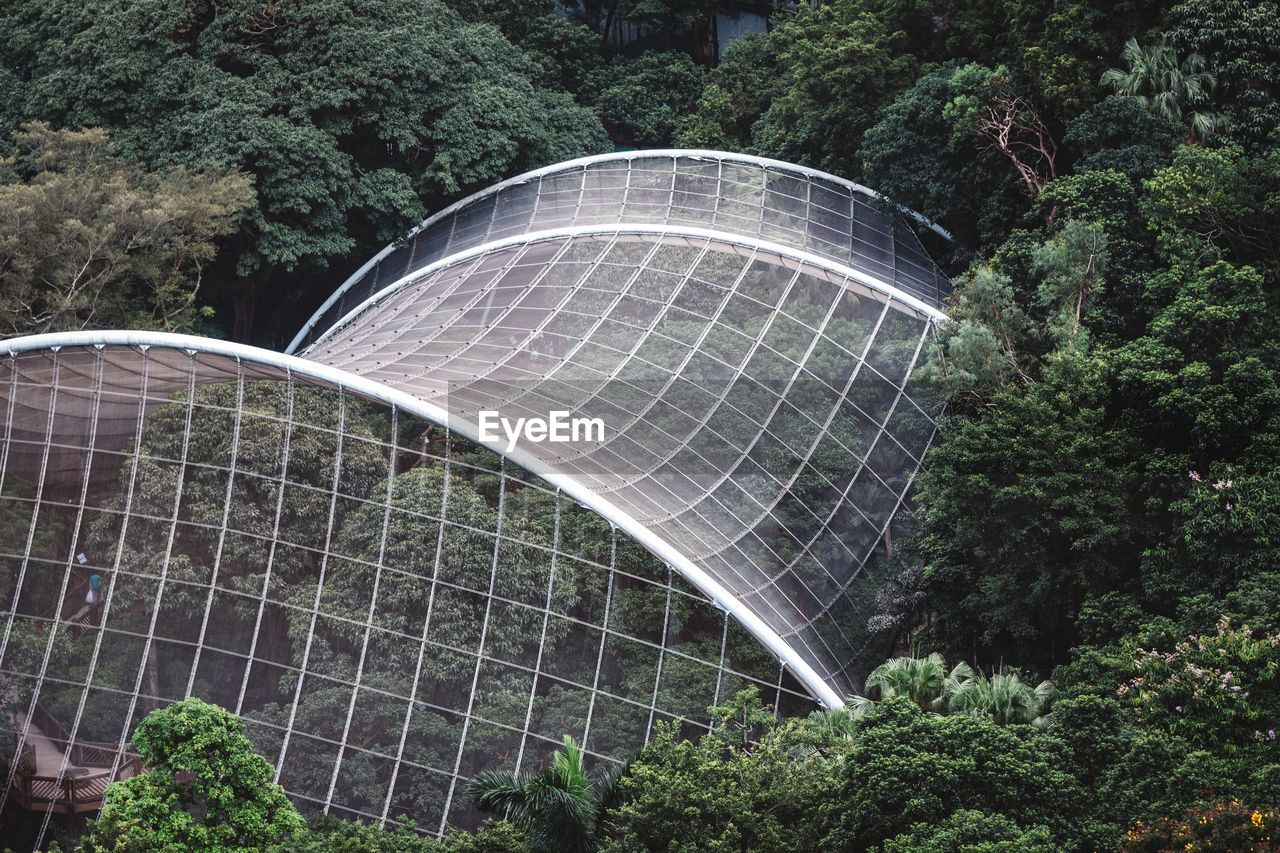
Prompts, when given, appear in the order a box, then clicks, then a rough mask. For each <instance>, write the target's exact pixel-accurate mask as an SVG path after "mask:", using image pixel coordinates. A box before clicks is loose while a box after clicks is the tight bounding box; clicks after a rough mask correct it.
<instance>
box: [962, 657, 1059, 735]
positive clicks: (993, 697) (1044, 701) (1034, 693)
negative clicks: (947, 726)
mask: <svg viewBox="0 0 1280 853" xmlns="http://www.w3.org/2000/svg"><path fill="white" fill-rule="evenodd" d="M1053 697H1054V687H1053V682H1051V681H1041V682H1040V683H1039V684H1037V685H1035V686H1032V685H1031V684H1029V683H1027V682H1024V681H1023V680H1022V675H1021V673H1019V672H1018V671H1017V670H1012V669H1004V668H1002V669H1001V670H1000V671H999V672H996V673H993V674H992V675H991V677H990V678H988V677H987V676H984V675H982V674H981V673H979V674H978V675H977V676H976V677H974V678H970V679H968V680H966V681H964V682H963V683H962V684H960V685H959V686H958V687H957V688H956V690H955V691H954V692H953V693H952V695H951V696H950V701H949V703H948V707H950V709H951V710H952V712H954V713H959V714H966V713H967V714H978V715H982V716H985V717H989V718H991V719H992V720H994V721H995V722H997V723H1000V724H1001V725H1005V724H1007V723H1031V724H1032V725H1035V726H1042V725H1044V723H1045V717H1044V715H1045V714H1046V713H1047V712H1048V707H1049V703H1050V702H1052V701H1053Z"/></svg>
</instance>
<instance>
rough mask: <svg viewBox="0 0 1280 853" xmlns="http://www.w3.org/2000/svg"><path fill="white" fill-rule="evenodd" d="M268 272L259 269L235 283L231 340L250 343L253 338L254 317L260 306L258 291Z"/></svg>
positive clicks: (232, 301)
mask: <svg viewBox="0 0 1280 853" xmlns="http://www.w3.org/2000/svg"><path fill="white" fill-rule="evenodd" d="M267 277H268V273H266V271H264V270H258V271H257V272H254V273H251V274H250V275H247V276H244V277H243V278H241V279H240V280H239V281H237V282H236V283H235V285H234V286H233V287H232V291H231V340H233V341H235V342H236V343H242V344H243V343H248V342H249V341H250V340H252V338H253V318H254V313H255V312H256V310H257V307H258V293H259V291H261V289H262V285H263V283H264V282H265V281H266V280H267Z"/></svg>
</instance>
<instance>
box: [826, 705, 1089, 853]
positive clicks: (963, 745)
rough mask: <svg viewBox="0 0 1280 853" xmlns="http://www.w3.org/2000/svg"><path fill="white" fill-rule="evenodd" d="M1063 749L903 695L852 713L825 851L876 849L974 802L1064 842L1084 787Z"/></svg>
mask: <svg viewBox="0 0 1280 853" xmlns="http://www.w3.org/2000/svg"><path fill="white" fill-rule="evenodd" d="M1059 750H1060V745H1059V744H1058V743H1057V742H1056V741H1055V740H1054V739H1052V738H1049V737H1047V736H1045V735H1042V734H1036V733H1033V730H1031V729H1026V728H1023V729H1021V730H1015V729H1012V728H1007V727H1003V726H1000V725H997V724H996V723H995V722H994V721H992V720H990V719H983V718H975V717H970V716H967V715H952V716H941V717H939V716H934V715H929V714H926V713H924V712H923V711H921V710H920V709H919V708H918V707H917V706H916V705H915V703H913V702H911V701H910V700H909V699H907V698H905V697H896V698H893V699H889V700H886V701H884V702H881V703H879V705H878V706H877V707H876V708H875V709H874V710H873V711H872V712H871V713H869V714H867V715H866V716H865V717H863V718H862V719H861V720H859V721H858V723H857V734H856V737H855V739H854V740H853V741H852V744H851V746H850V748H849V750H848V751H847V753H846V754H845V755H844V757H843V760H842V764H841V770H840V779H841V782H840V791H839V794H838V795H837V796H836V798H835V802H834V804H833V805H834V807H835V811H836V814H838V815H839V819H838V820H839V824H838V826H837V827H836V828H835V829H834V830H833V831H832V832H831V833H830V834H829V835H828V836H827V837H826V838H825V839H824V842H823V843H824V849H828V850H866V849H873V848H875V847H876V846H877V845H880V844H884V843H885V842H886V841H887V840H889V839H891V838H894V837H895V836H898V835H900V834H902V833H905V832H909V831H910V832H912V833H913V834H914V833H916V832H918V831H919V830H918V829H916V826H917V824H921V823H927V824H934V825H936V824H939V823H942V822H944V821H946V820H947V819H948V818H949V817H950V816H952V815H954V814H956V813H957V812H960V811H964V810H970V809H976V810H979V811H985V812H986V813H987V814H990V815H996V814H998V815H1001V816H1003V817H1004V818H1006V819H1008V820H1009V821H1011V822H1012V823H1013V824H1014V825H1016V826H1018V827H1024V828H1034V827H1044V828H1045V829H1046V830H1047V831H1048V833H1049V835H1050V838H1051V839H1052V840H1053V842H1054V843H1055V844H1056V845H1066V844H1068V843H1069V842H1068V839H1078V838H1079V837H1080V835H1081V832H1080V823H1079V821H1080V816H1081V809H1082V806H1083V791H1082V789H1081V788H1080V785H1079V783H1078V782H1077V781H1076V780H1075V779H1074V778H1072V776H1071V775H1070V774H1069V773H1068V772H1067V771H1066V769H1064V768H1062V767H1060V766H1059V761H1058V752H1059ZM993 800H995V801H996V802H998V803H999V805H998V806H996V805H995V804H994V803H993V802H992V801H993ZM1015 849H1016V848H1015Z"/></svg>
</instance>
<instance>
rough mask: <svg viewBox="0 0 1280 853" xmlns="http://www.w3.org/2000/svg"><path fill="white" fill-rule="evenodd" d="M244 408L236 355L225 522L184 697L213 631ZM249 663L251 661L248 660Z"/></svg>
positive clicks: (240, 369) (241, 365)
mask: <svg viewBox="0 0 1280 853" xmlns="http://www.w3.org/2000/svg"><path fill="white" fill-rule="evenodd" d="M243 412H244V362H242V361H241V360H240V359H238V358H237V359H236V410H235V412H234V413H233V414H232V421H231V459H230V462H229V464H230V467H229V468H228V469H227V488H226V491H225V492H224V493H223V496H222V524H221V526H220V527H219V528H218V545H217V548H215V549H214V552H213V571H212V573H210V575H209V594H208V595H207V596H206V597H205V601H204V616H203V617H202V618H201V620H200V635H199V638H198V639H197V640H196V652H195V657H194V658H193V659H192V661H191V672H190V673H188V674H187V689H186V692H184V693H183V697H184V698H185V697H188V696H190V695H191V691H193V690H194V689H195V685H196V672H197V671H198V670H199V669H200V653H201V652H203V651H204V641H205V637H206V636H207V635H208V632H209V613H210V612H211V611H212V610H213V597H214V593H215V592H216V591H217V589H218V571H219V569H221V568H222V552H223V548H224V546H225V544H226V541H227V526H228V525H229V524H230V523H231V495H232V490H233V489H234V488H235V482H236V465H237V464H238V463H239V461H240V425H241V423H242V414H243ZM245 666H246V667H248V664H247V663H246V664H245Z"/></svg>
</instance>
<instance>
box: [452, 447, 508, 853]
mask: <svg viewBox="0 0 1280 853" xmlns="http://www.w3.org/2000/svg"><path fill="white" fill-rule="evenodd" d="M499 459H500V462H499V464H498V477H499V479H498V522H497V524H496V525H495V526H494V534H493V564H492V565H491V566H490V569H489V594H488V596H486V597H485V601H484V621H483V622H481V624H480V645H479V646H478V647H477V649H476V668H475V671H474V672H473V673H472V675H471V692H470V693H469V694H468V695H467V712H466V714H465V715H464V716H463V718H462V737H461V738H459V739H458V754H457V756H455V758H454V760H453V778H451V779H450V780H449V795H448V796H447V797H446V798H445V801H444V814H442V815H441V816H440V835H444V828H445V825H446V824H447V823H448V820H449V810H450V808H452V806H453V795H454V792H455V791H456V790H457V788H458V774H459V773H460V772H461V771H462V753H463V751H464V750H465V749H466V746H467V732H468V731H469V730H470V728H471V712H472V711H473V710H474V709H475V703H476V690H477V689H478V688H479V686H480V668H481V667H482V666H483V665H484V646H485V642H486V641H487V640H488V638H489V615H490V614H491V613H492V612H493V592H494V589H495V587H496V586H497V581H498V556H499V555H500V554H501V553H502V521H503V518H504V517H505V512H506V500H507V457H506V456H501V457H499Z"/></svg>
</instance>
